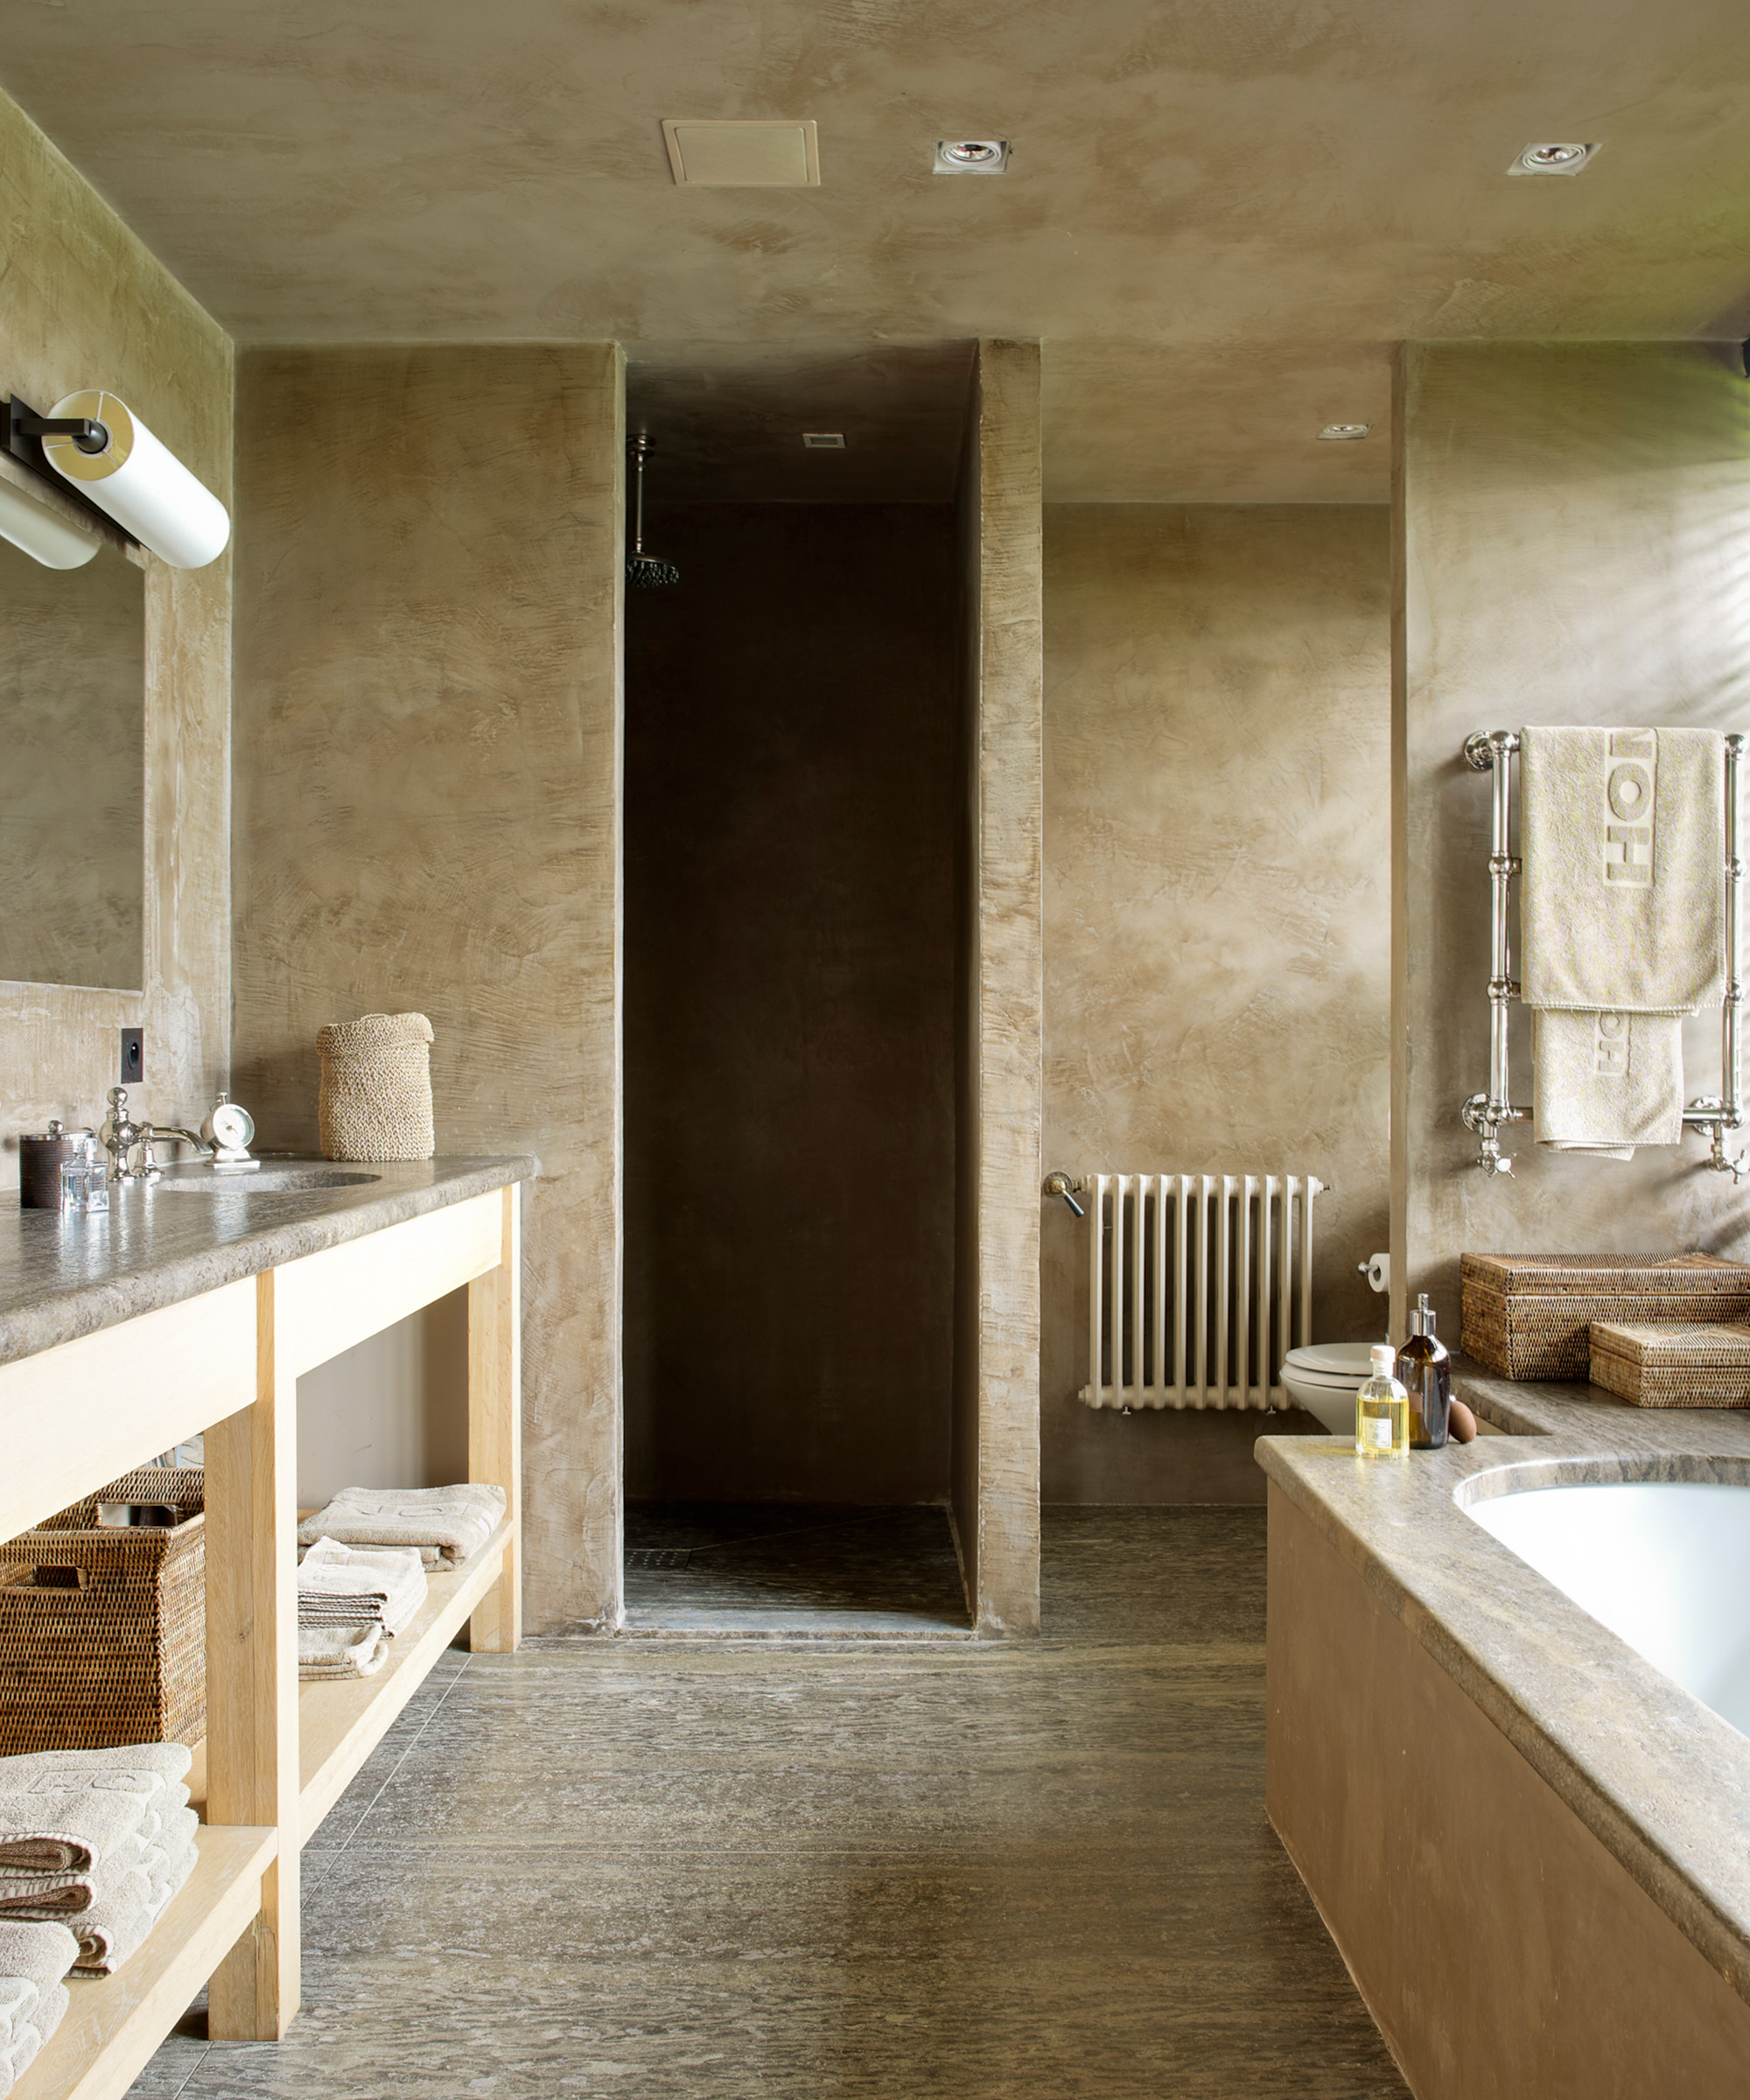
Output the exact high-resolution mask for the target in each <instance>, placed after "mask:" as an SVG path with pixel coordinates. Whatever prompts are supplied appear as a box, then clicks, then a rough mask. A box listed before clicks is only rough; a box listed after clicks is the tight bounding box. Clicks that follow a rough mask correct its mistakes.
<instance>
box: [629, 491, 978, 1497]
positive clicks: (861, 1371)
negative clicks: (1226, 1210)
mask: <svg viewBox="0 0 1750 2100" xmlns="http://www.w3.org/2000/svg"><path fill="white" fill-rule="evenodd" d="M646 542H647V544H648V545H649V546H650V547H652V548H653V549H655V551H656V552H658V553H660V554H662V555H665V556H669V558H670V559H672V560H674V561H676V563H678V564H679V566H680V570H681V575H682V581H681V583H680V584H678V585H677V586H675V587H673V588H671V589H668V590H663V591H629V592H628V593H627V680H626V686H627V699H626V712H627V746H626V767H627V788H626V818H627V829H626V857H627V882H626V900H627V902H626V909H627V928H626V956H627V969H626V988H627V989H626V998H627V1005H626V1071H627V1146H626V1159H627V1279H626V1313H627V1320H626V1385H627V1392H626V1420H627V1489H628V1493H629V1494H631V1495H634V1496H648V1495H662V1496H675V1497H686V1498H698V1499H704V1500H714V1501H745V1500H785V1499H790V1498H796V1499H801V1500H819V1501H844V1502H921V1501H934V1500H937V1499H940V1498H942V1497H943V1496H945V1495H946V1493H947V1489H948V1468H949V1409H950V1404H951V1401H950V1384H951V1378H952V1352H953V1330H952V1290H953V1266H954V1028H955V1012H954V939H955V927H954V903H953V846H954V824H955V801H954V767H955V711H956V704H957V702H956V683H955V681H956V628H955V620H956V611H955V590H956V572H955V544H954V528H953V518H952V514H951V512H949V510H948V509H946V508H945V507H944V508H938V507H934V506H927V505H916V504H903V505H893V506H886V507H873V506H870V507H865V506H860V505H858V506H853V505H820V506H814V505H807V506H804V505H788V504H754V505H747V506H734V505H724V504H712V505H698V506H696V507H668V508H662V509H658V508H656V507H654V506H653V507H652V509H651V511H650V513H649V516H648V521H647V533H646Z"/></svg>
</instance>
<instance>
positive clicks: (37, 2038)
mask: <svg viewBox="0 0 1750 2100" xmlns="http://www.w3.org/2000/svg"><path fill="white" fill-rule="evenodd" d="M72 2002H73V2000H72V1998H70V1997H69V1996H68V1994H67V1989H66V1985H65V1984H51V1985H49V1987H48V1989H47V1990H46V1991H44V1992H43V1994H42V1996H41V1997H40V1998H38V2000H37V2003H36V2006H35V2009H34V2010H33V2011H32V2012H31V2015H30V2017H29V2018H28V2019H25V2020H21V2021H20V2022H19V2024H18V2027H17V2029H16V2030H15V2031H14V2033H13V2034H12V2036H11V2039H10V2040H8V2041H6V2042H4V2043H0V2100H4V2095H5V2094H7V2093H9V2092H11V2089H12V2087H13V2085H14V2083H15V2082H17V2081H18V2079H19V2078H22V2077H23V2076H24V2075H25V2072H26V2071H27V2070H29V2069H30V2068H31V2065H32V2064H33V2063H34V2062H35V2061H36V2060H37V2058H38V2055H39V2054H41V2053H42V2047H43V2044H44V2043H45V2041H46V2040H48V2039H49V2037H50V2035H52V2033H54V2031H55V2029H56V2028H57V2027H58V2026H59V2025H60V2023H61V2021H62V2020H63V2019H65V2018H66V2009H67V2007H68V2005H71V2004H72Z"/></svg>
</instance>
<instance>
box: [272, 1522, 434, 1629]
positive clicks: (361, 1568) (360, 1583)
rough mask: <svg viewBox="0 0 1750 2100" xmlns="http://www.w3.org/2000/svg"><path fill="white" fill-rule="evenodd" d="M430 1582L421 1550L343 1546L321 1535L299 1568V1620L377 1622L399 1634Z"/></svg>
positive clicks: (331, 1623) (348, 1623)
mask: <svg viewBox="0 0 1750 2100" xmlns="http://www.w3.org/2000/svg"><path fill="white" fill-rule="evenodd" d="M429 1591H430V1584H429V1583H428V1582H427V1581H426V1579H425V1570H424V1568H423V1566H422V1565H421V1564H420V1558H419V1555H418V1554H417V1553H416V1552H413V1551H409V1550H408V1549H407V1548H404V1547H402V1548H397V1547H392V1546H391V1547H377V1548H372V1547H368V1546H344V1545H342V1544H340V1543H339V1541H338V1540H337V1539H332V1538H319V1539H318V1540H317V1542H316V1544H314V1545H313V1546H311V1549H310V1551H308V1553H306V1554H305V1555H304V1559H303V1561H302V1563H301V1564H300V1565H299V1567H298V1571H297V1619H298V1624H299V1625H300V1626H370V1625H380V1626H381V1627H382V1628H383V1630H384V1631H385V1632H386V1633H389V1634H398V1633H401V1632H402V1631H403V1630H404V1629H405V1628H406V1627H408V1626H409V1624H410V1623H411V1622H412V1621H413V1619H414V1617H415V1615H416V1614H417V1612H418V1610H419V1607H420V1606H421V1605H423V1603H424V1601H425V1599H426V1596H427V1594H428V1593H429Z"/></svg>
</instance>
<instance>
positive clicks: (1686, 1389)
mask: <svg viewBox="0 0 1750 2100" xmlns="http://www.w3.org/2000/svg"><path fill="white" fill-rule="evenodd" d="M1592 1382H1593V1384H1594V1385H1598V1386H1602V1387H1603V1389H1604V1390H1605V1391H1606V1392H1607V1393H1614V1394H1615V1395H1616V1397H1618V1399H1620V1400H1627V1401H1628V1404H1630V1406H1632V1407H1750V1327H1721V1326H1719V1325H1718V1324H1717V1323H1716V1322H1714V1321H1712V1320H1709V1321H1705V1322H1703V1323H1702V1324H1700V1325H1699V1326H1698V1325H1694V1324H1685V1325H1666V1324H1655V1325H1649V1326H1646V1327H1629V1326H1625V1325H1621V1324H1619V1323H1617V1322H1614V1321H1610V1320H1594V1321H1593V1327H1592Z"/></svg>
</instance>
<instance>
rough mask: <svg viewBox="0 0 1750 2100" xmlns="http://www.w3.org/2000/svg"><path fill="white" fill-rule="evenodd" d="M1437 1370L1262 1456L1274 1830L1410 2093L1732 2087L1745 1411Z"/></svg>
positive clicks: (1741, 1962) (1575, 2098)
mask: <svg viewBox="0 0 1750 2100" xmlns="http://www.w3.org/2000/svg"><path fill="white" fill-rule="evenodd" d="M1454 1384H1455V1387H1458V1388H1459V1390H1460V1391H1461V1392H1462V1394H1463V1396H1464V1397H1466V1398H1472V1397H1475V1398H1476V1399H1479V1400H1481V1401H1483V1402H1485V1403H1488V1404H1499V1405H1500V1406H1501V1408H1502V1411H1508V1410H1511V1411H1512V1412H1513V1413H1514V1414H1515V1415H1516V1416H1517V1417H1518V1418H1519V1419H1520V1420H1522V1421H1523V1422H1525V1424H1526V1425H1527V1426H1526V1427H1525V1429H1524V1430H1523V1432H1522V1433H1521V1434H1519V1435H1516V1436H1508V1437H1492V1438H1486V1439H1485V1438H1479V1439H1477V1441H1476V1442H1474V1443H1473V1444H1467V1445H1462V1446H1454V1445H1449V1446H1447V1447H1446V1449H1445V1450H1444V1451H1438V1452H1426V1453H1412V1454H1411V1457H1410V1459H1409V1460H1404V1461H1393V1462H1390V1463H1388V1462H1384V1461H1381V1460H1366V1459H1358V1458H1356V1457H1355V1454H1354V1453H1353V1452H1351V1451H1348V1450H1346V1449H1344V1448H1343V1446H1342V1444H1341V1439H1334V1438H1321V1437H1267V1438H1264V1439H1260V1441H1259V1445H1258V1454H1259V1462H1260V1464H1261V1465H1262V1466H1263V1467H1264V1471H1265V1473H1266V1474H1267V1475H1268V1476H1269V1478H1268V1489H1267V1499H1268V1502H1269V1525H1270V1551H1269V1614H1268V1621H1267V1629H1266V1689H1265V1705H1266V1712H1267V1722H1266V1749H1265V1781H1264V1802H1265V1809H1266V1811H1267V1813H1268V1815H1269V1817H1270V1820H1271V1824H1272V1825H1273V1827H1274V1828H1275V1830H1276V1832H1277V1834H1278V1837H1279V1838H1281V1840H1282V1843H1283V1845H1284V1847H1285V1850H1286V1852H1287V1853H1288V1856H1289V1858H1290V1859H1292V1862H1293V1863H1294V1866H1296V1868H1297V1869H1298V1870H1299V1873H1300V1876H1301V1878H1302V1880H1304V1881H1305V1883H1306V1887H1307V1888H1308V1889H1309V1890H1310V1891H1311V1893H1312V1895H1313V1900H1314V1901H1316V1903H1317V1905H1318V1907H1319V1910H1320V1915H1322V1916H1323V1918H1324V1920H1325V1922H1326V1925H1327V1928H1328V1929H1329V1930H1330V1933H1331V1935H1332V1937H1333V1938H1334V1940H1335V1942H1336V1943H1337V1945H1338V1947H1339V1948H1340V1949H1341V1951H1342V1954H1343V1957H1344V1958H1345V1960H1346V1961H1347V1963H1348V1967H1349V1971H1350V1973H1351V1975H1352V1976H1353V1977H1354V1978H1355V1982H1356V1985H1357V1986H1358V1987H1359V1989H1360V1990H1361V1991H1362V1996H1363V1998H1365V1999H1366V2001H1367V2004H1368V2005H1369V2009H1370V2010H1371V2012H1373V2014H1374V2017H1375V2019H1376V2020H1377V2021H1378V2022H1379V2025H1380V2027H1381V2029H1382V2031H1383V2033H1384V2034H1385V2036H1386V2039H1387V2040H1388V2041H1389V2042H1390V2046H1391V2048H1392V2051H1393V2054H1395V2055H1396V2056H1397V2060H1398V2062H1399V2064H1400V2066H1402V2067H1403V2068H1404V2075H1405V2078H1406V2081H1407V2082H1408V2083H1409V2085H1410V2088H1411V2091H1412V2092H1414V2093H1415V2094H1416V2095H1417V2096H1418V2100H1479V2096H1483V2095H1487V2096H1489V2100H1497V2096H1498V2100H1667V2096H1672V2100H1676V2096H1682V2100H1745V2096H1746V2095H1747V2094H1750V1415H1746V1416H1742V1417H1739V1418H1733V1419H1731V1420H1726V1421H1719V1422H1712V1421H1698V1420H1697V1419H1696V1418H1695V1417H1694V1416H1693V1415H1690V1416H1688V1417H1687V1418H1684V1419H1682V1420H1679V1419H1677V1418H1675V1413H1676V1411H1673V1414H1672V1416H1671V1417H1661V1416H1658V1415H1654V1414H1650V1413H1649V1416H1648V1417H1646V1418H1643V1417H1642V1416H1641V1415H1639V1414H1637V1413H1636V1412H1635V1411H1631V1410H1628V1409H1626V1408H1623V1407H1621V1405H1620V1404H1603V1403H1593V1402H1590V1401H1588V1400H1586V1399H1585V1398H1583V1397H1577V1398H1575V1399H1573V1400H1570V1399H1569V1398H1568V1397H1567V1395H1568V1393H1569V1391H1570V1390H1577V1392H1578V1393H1579V1395H1584V1394H1585V1390H1586V1389H1584V1388H1579V1389H1565V1388H1564V1389H1554V1388H1551V1389H1530V1388H1507V1389H1500V1388H1498V1387H1497V1386H1496V1385H1495V1384H1493V1383H1488V1382H1485V1381H1481V1380H1474V1379H1469V1380H1467V1382H1466V1383H1465V1385H1463V1386H1460V1385H1459V1381H1458V1380H1456V1379H1455V1381H1454ZM1503 1390H1504V1397H1502V1391H1503Z"/></svg>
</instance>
